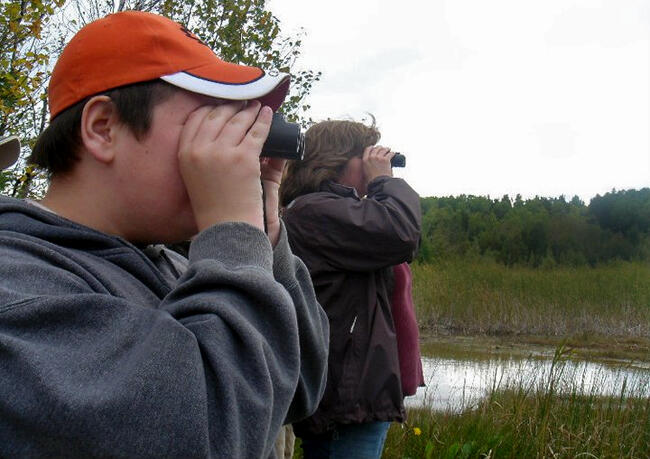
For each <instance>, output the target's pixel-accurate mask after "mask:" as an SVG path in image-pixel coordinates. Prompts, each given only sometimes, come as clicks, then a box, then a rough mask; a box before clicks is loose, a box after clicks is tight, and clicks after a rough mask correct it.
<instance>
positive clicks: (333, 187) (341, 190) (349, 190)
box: [320, 180, 361, 199]
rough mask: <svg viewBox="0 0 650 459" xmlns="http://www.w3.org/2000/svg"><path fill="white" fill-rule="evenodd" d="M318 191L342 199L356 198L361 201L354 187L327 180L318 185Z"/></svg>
mask: <svg viewBox="0 0 650 459" xmlns="http://www.w3.org/2000/svg"><path fill="white" fill-rule="evenodd" d="M320 191H326V192H330V193H334V194H338V195H339V196H342V197H344V198H356V199H361V198H360V197H359V195H358V194H357V190H356V189H355V188H354V187H351V186H346V185H341V184H340V183H336V182H333V181H331V180H327V181H325V182H323V183H321V185H320Z"/></svg>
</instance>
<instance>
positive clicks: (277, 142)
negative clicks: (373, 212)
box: [261, 112, 406, 167]
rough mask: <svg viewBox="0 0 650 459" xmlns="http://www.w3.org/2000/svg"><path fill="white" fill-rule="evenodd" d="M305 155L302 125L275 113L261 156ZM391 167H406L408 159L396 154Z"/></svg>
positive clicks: (297, 156) (297, 158) (294, 158)
mask: <svg viewBox="0 0 650 459" xmlns="http://www.w3.org/2000/svg"><path fill="white" fill-rule="evenodd" d="M304 155H305V135H304V134H303V133H302V132H301V130H300V125H298V124H297V123H290V122H288V121H286V120H285V119H284V116H283V115H282V113H277V112H276V113H274V114H273V120H272V121H271V130H270V131H269V136H268V137H267V138H266V142H264V146H263V147H262V154H261V156H267V157H269V158H284V159H293V160H301V159H302V158H303V157H304ZM390 165H391V166H392V167H404V166H406V157H405V156H404V155H402V154H401V153H395V156H393V158H392V159H391V160H390Z"/></svg>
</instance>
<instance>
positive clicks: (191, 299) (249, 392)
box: [0, 223, 327, 457]
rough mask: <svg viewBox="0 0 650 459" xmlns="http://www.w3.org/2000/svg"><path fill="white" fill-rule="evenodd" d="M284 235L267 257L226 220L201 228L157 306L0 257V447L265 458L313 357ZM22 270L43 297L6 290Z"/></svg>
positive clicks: (317, 323) (244, 228) (319, 317)
mask: <svg viewBox="0 0 650 459" xmlns="http://www.w3.org/2000/svg"><path fill="white" fill-rule="evenodd" d="M285 239H286V236H285ZM284 244H286V241H284V242H282V246H281V244H278V247H276V251H275V255H274V253H273V251H272V249H271V247H270V244H269V242H268V239H267V238H266V236H265V235H264V234H263V233H262V232H261V231H259V230H257V229H256V228H253V227H251V226H248V225H245V224H240V223H228V224H223V225H217V226H214V227H211V228H209V229H207V230H206V231H203V232H202V233H201V234H200V235H199V236H198V237H197V238H196V239H195V241H193V242H192V245H191V248H190V256H189V259H190V263H189V266H188V269H187V271H186V272H185V273H184V274H183V275H182V276H181V278H180V279H179V282H178V285H177V286H176V287H175V288H174V289H173V290H172V291H171V292H170V293H169V294H168V295H167V296H166V297H165V298H164V300H163V301H162V302H161V303H160V305H159V308H158V309H155V308H151V307H146V306H144V305H142V304H139V303H134V302H132V301H130V300H129V298H126V297H119V296H116V295H113V294H110V293H109V292H98V289H97V288H96V286H93V285H92V282H91V281H90V280H88V279H83V278H81V277H80V276H77V275H76V274H75V272H74V270H72V269H62V267H61V266H57V265H56V264H51V263H43V262H42V260H36V259H27V260H26V259H20V255H17V254H18V252H16V251H13V252H11V257H9V258H7V257H5V255H6V253H5V254H3V266H2V277H3V279H2V282H0V380H2V384H0V453H2V454H0V455H2V456H4V455H7V456H21V457H22V456H46V455H47V456H65V455H69V454H70V453H73V454H75V455H79V456H87V457H97V456H101V457H107V456H121V457H163V456H164V457H267V456H268V455H269V454H270V451H271V450H272V447H273V444H274V441H275V437H276V436H277V433H278V432H279V430H280V428H281V426H282V424H283V423H284V422H285V419H286V418H287V416H288V415H289V416H290V417H295V418H300V417H304V416H307V415H309V414H310V413H311V412H312V411H314V410H315V409H316V406H317V404H318V401H319V398H320V394H321V393H322V385H323V380H324V378H325V366H326V355H327V354H326V353H327V324H326V319H325V318H324V315H323V312H322V310H321V309H320V306H319V305H318V303H317V302H316V300H315V297H314V295H313V290H312V287H311V284H310V283H309V282H308V279H307V278H305V275H304V273H303V270H304V267H303V266H302V265H301V264H300V263H298V262H297V261H296V260H295V259H294V258H293V257H292V256H291V255H290V252H289V251H288V248H286V247H284ZM39 257H42V255H39ZM29 279H32V280H34V279H43V283H44V284H47V285H48V286H50V285H51V289H50V290H51V293H47V294H38V295H23V298H16V296H18V295H20V292H21V291H22V290H25V289H21V285H20V282H23V283H24V282H27V281H28V280H29ZM43 288H44V286H43V285H40V286H39V289H40V290H41V291H42V290H43ZM8 298H11V299H12V301H9V302H8V301H7V299H8ZM301 346H302V348H301ZM302 354H304V359H303V355H302ZM308 358H311V359H313V360H314V361H312V362H307V361H306V359H308Z"/></svg>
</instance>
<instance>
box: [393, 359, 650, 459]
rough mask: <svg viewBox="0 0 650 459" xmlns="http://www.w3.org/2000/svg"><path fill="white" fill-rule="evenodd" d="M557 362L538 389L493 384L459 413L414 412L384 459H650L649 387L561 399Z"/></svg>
mask: <svg viewBox="0 0 650 459" xmlns="http://www.w3.org/2000/svg"><path fill="white" fill-rule="evenodd" d="M558 355H559V354H556V359H555V360H554V370H553V371H551V373H550V375H549V378H548V379H547V380H545V381H544V383H543V384H541V385H539V386H538V387H514V388H499V387H498V384H496V383H495V388H494V389H492V391H491V392H490V393H489V394H488V396H487V397H486V398H485V399H484V400H483V401H481V402H479V403H478V404H477V405H475V406H474V407H472V408H468V409H465V410H464V411H462V412H460V413H454V412H451V411H445V412H435V411H431V410H429V409H425V408H420V409H411V410H409V412H408V422H406V423H404V424H401V425H400V424H393V425H392V426H391V429H390V431H389V433H388V438H387V440H386V445H385V448H384V454H383V458H384V459H389V458H484V457H490V458H575V457H585V458H594V457H596V458H648V457H650V398H648V397H647V391H648V387H647V386H646V387H623V389H622V390H621V392H620V394H619V395H618V396H614V397H603V396H599V395H597V387H592V388H581V389H582V390H578V388H574V389H573V390H572V391H570V392H569V393H559V392H558V391H557V388H556V384H557V381H558V380H559V376H560V374H561V373H562V371H563V364H562V362H561V358H558ZM565 376H566V375H565ZM647 384H650V381H649V382H648V383H647ZM585 389H586V390H585Z"/></svg>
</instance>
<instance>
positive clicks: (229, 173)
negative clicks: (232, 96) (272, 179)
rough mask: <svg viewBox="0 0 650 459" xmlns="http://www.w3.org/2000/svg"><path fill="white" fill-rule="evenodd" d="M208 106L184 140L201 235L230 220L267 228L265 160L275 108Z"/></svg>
mask: <svg viewBox="0 0 650 459" xmlns="http://www.w3.org/2000/svg"><path fill="white" fill-rule="evenodd" d="M242 107H243V104H242V103H241V102H235V103H227V104H223V105H218V106H203V107H200V108H198V109H197V110H195V111H194V112H193V113H192V114H191V115H190V116H189V118H188V120H187V122H186V123H185V126H184V127H183V132H182V133H181V137H180V142H179V153H178V154H179V165H180V172H181V175H182V177H183V180H184V182H185V187H186V188H187V193H188V195H189V198H190V202H191V204H192V210H193V211H194V218H195V219H196V224H197V227H198V230H199V231H202V230H204V229H206V228H208V227H210V226H212V225H214V224H217V223H224V222H245V223H249V224H251V225H253V226H256V227H258V228H260V229H261V230H263V229H264V217H263V214H262V188H261V185H260V160H259V155H260V152H261V151H262V146H263V145H264V141H265V140H266V137H267V135H268V133H269V129H270V127H271V118H272V114H273V112H272V110H271V109H270V108H269V107H262V109H261V110H260V103H259V102H257V101H253V102H249V103H248V105H246V107H245V108H243V109H242Z"/></svg>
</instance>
